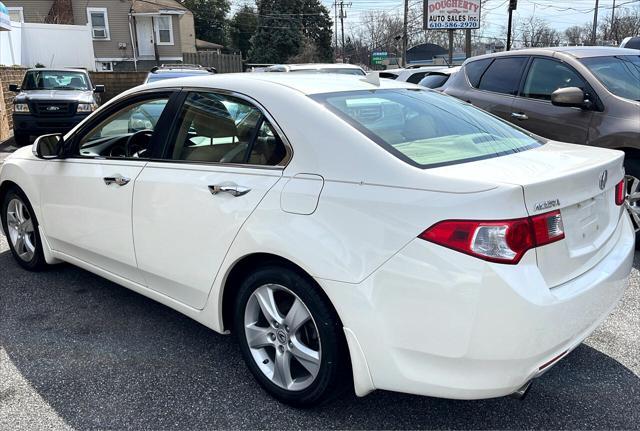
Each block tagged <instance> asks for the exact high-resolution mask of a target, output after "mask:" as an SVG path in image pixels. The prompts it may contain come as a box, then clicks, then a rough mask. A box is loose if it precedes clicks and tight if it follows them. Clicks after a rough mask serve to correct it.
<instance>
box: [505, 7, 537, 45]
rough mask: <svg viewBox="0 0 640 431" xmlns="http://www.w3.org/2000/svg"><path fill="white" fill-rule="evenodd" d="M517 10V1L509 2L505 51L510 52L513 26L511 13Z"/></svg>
mask: <svg viewBox="0 0 640 431" xmlns="http://www.w3.org/2000/svg"><path fill="white" fill-rule="evenodd" d="M534 7H535V6H534ZM517 8H518V0H509V24H508V26H507V51H511V27H512V24H513V11H514V10H516V9H517Z"/></svg>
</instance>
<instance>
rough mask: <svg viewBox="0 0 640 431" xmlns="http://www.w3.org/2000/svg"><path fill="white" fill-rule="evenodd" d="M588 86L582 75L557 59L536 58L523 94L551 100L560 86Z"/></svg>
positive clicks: (533, 97)
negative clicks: (552, 94)
mask: <svg viewBox="0 0 640 431" xmlns="http://www.w3.org/2000/svg"><path fill="white" fill-rule="evenodd" d="M585 86H586V84H585V82H584V80H583V79H582V77H580V76H579V75H578V74H577V73H576V72H574V71H573V70H572V69H570V68H569V67H567V66H566V65H564V64H562V63H561V62H559V61H556V60H549V59H546V58H536V59H534V60H533V63H531V68H530V69H529V74H528V75H527V80H526V81H525V83H524V89H523V91H522V96H524V97H530V98H532V99H542V100H551V93H553V92H554V91H556V90H557V89H559V88H566V87H579V88H582V89H584V87H585Z"/></svg>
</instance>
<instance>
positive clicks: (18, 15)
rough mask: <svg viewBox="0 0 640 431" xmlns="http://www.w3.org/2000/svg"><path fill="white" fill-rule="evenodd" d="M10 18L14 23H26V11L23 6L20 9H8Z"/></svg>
mask: <svg viewBox="0 0 640 431" xmlns="http://www.w3.org/2000/svg"><path fill="white" fill-rule="evenodd" d="M7 9H8V10H9V18H10V19H11V21H13V22H24V11H23V9H22V6H20V7H8V8H7Z"/></svg>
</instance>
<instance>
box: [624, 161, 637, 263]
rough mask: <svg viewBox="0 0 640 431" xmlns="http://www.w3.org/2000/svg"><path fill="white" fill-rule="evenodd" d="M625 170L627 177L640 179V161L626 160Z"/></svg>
mask: <svg viewBox="0 0 640 431" xmlns="http://www.w3.org/2000/svg"><path fill="white" fill-rule="evenodd" d="M624 169H625V172H626V174H627V175H631V176H633V177H636V178H639V179H640V159H636V158H625V161H624ZM631 192H633V190H631ZM636 250H640V232H637V233H636Z"/></svg>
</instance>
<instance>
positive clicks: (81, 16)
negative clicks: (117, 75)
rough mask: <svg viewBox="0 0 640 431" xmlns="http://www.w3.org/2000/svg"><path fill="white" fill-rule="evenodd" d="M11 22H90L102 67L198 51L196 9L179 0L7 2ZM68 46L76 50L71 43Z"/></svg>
mask: <svg viewBox="0 0 640 431" xmlns="http://www.w3.org/2000/svg"><path fill="white" fill-rule="evenodd" d="M3 3H4V4H5V5H6V6H7V8H8V9H9V14H10V16H11V20H12V21H20V22H26V23H50V24H75V25H89V26H90V27H91V34H92V37H93V48H94V53H95V57H96V70H98V71H127V70H148V69H150V68H151V67H153V66H156V65H157V64H159V63H179V62H182V61H183V54H184V53H192V52H196V40H195V27H194V20H193V13H192V12H191V11H190V10H189V9H187V8H185V7H184V6H183V5H182V4H181V3H180V2H178V1H176V0H3ZM69 49H73V48H72V47H69Z"/></svg>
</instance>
